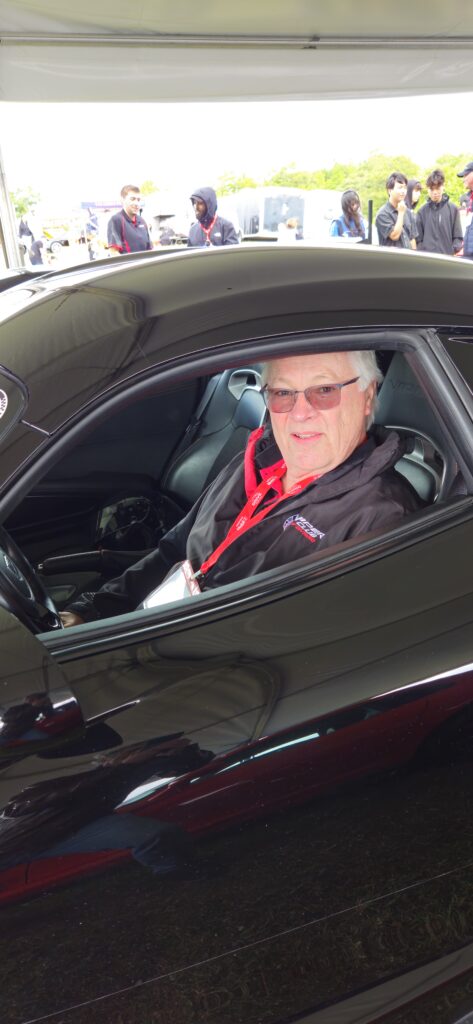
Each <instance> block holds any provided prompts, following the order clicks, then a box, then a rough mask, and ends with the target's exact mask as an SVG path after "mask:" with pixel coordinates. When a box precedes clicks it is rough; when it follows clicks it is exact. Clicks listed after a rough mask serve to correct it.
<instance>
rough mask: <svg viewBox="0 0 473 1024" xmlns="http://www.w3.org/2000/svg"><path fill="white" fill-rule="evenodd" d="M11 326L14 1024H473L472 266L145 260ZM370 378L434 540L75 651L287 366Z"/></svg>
mask: <svg viewBox="0 0 473 1024" xmlns="http://www.w3.org/2000/svg"><path fill="white" fill-rule="evenodd" d="M9 283H11V282H9ZM0 318H1V322H0V362H1V364H2V365H1V367H0V522H1V523H2V524H3V525H2V528H1V535H0V548H1V550H0V657H1V661H0V666H1V667H0V715H1V728H0V797H1V800H0V806H1V807H2V808H3V810H2V812H1V816H0V904H1V913H2V940H1V943H2V950H1V957H0V1000H1V1003H2V1011H1V1020H2V1024H27V1022H29V1024H33V1022H39V1021H57V1022H58V1024H59V1022H61V1024H158V1022H159V1024H243V1022H244V1024H283V1022H284V1024H289V1022H290V1021H304V1022H307V1024H309V1022H310V1024H335V1022H337V1024H338V1022H345V1024H349V1022H355V1021H357V1022H362V1021H363V1022H374V1021H378V1020H380V1019H381V1018H382V1019H383V1021H385V1022H388V1024H416V1022H419V1024H424V1022H427V1021H428V1022H429V1024H430V1022H432V1024H454V1022H455V1021H459V1020H460V1019H461V1018H462V1017H464V1016H465V1015H467V1016H466V1018H465V1019H467V1020H469V1019H470V1016H469V1014H470V1011H472V1010H473V909H472V908H473V898H472V897H473V818H472V810H471V808H472V793H473V789H472V786H473V781H472V780H473V775H472V762H473V638H472V624H473V556H472V548H473V525H472V517H473V395H472V391H471V387H472V382H473V264H471V263H469V262H468V261H466V260H465V261H461V260H456V259H453V258H452V259H449V258H445V259H444V258H440V257H435V256H422V255H419V254H416V253H399V252H391V251H385V250H378V249H371V248H370V247H364V248H363V247H356V248H353V247H351V246H347V247H344V246H343V245H341V246H337V247H336V248H335V247H327V248H326V249H313V248H305V247H304V246H301V247H300V248H299V247H290V248H288V249H284V248H282V247H279V246H272V245H267V246H261V247H260V246H258V245H251V246H248V247H245V246H241V247H229V248H228V249H224V248H223V249H220V250H214V251H212V250H204V251H189V252H186V253H167V252H166V253H161V254H159V255H156V254H154V255H147V254H143V256H139V257H136V258H135V257H130V258H129V259H117V260H114V261H104V262H103V263H102V264H101V263H96V264H94V266H93V267H90V266H87V267H80V268H77V269H74V270H70V271H67V272H58V273H45V274H42V275H41V276H40V277H37V278H34V277H29V278H27V279H25V280H24V281H22V283H20V284H17V285H13V286H11V287H6V286H5V287H4V290H3V291H2V292H1V294H0ZM360 349H374V350H375V351H376V353H377V357H378V363H379V365H380V367H381V369H382V371H383V374H384V381H383V383H382V385H381V388H380V392H379V396H378V408H377V413H376V421H377V424H379V425H381V426H384V427H392V428H395V429H396V430H397V431H398V432H399V433H400V434H401V435H402V437H404V438H405V439H406V441H407V444H406V454H405V455H404V456H403V457H402V459H401V460H400V461H399V463H398V464H397V466H396V471H397V472H398V473H400V474H403V475H404V476H405V477H407V479H408V480H409V481H410V484H411V486H412V487H413V488H414V489H415V490H416V492H417V494H418V496H419V498H420V499H421V504H422V508H421V510H420V511H417V512H416V513H415V514H412V515H409V516H407V517H406V518H405V519H403V520H402V521H400V522H399V523H398V524H397V525H395V526H394V527H391V528H389V529H384V530H379V529H378V530H376V531H372V532H371V533H368V534H365V535H363V536H360V537H357V538H356V539H355V540H353V539H352V540H349V541H345V542H343V543H341V544H339V545H337V546H336V547H334V548H331V549H328V550H326V551H320V553H319V554H317V553H316V552H315V553H314V552H310V553H309V554H307V555H305V556H304V557H303V558H301V559H300V560H299V561H297V562H295V563H292V564H288V565H285V566H283V567H281V568H280V569H277V570H272V571H270V572H264V573H260V574H259V575H255V576H254V577H251V578H248V579H245V580H242V581H240V582H238V583H232V584H230V585H227V586H224V587H220V588H216V589H213V590H209V591H208V593H207V592H204V593H203V594H201V595H199V596H198V598H197V599H195V598H193V597H189V598H186V599H183V600H180V601H173V602H171V603H167V604H161V605H160V606H159V607H151V608H141V609H138V610H136V611H133V612H132V613H131V614H123V615H119V616H116V617H114V618H107V619H101V620H99V621H96V622H92V623H84V624H83V625H79V626H75V627H73V628H72V629H62V628H61V621H60V618H59V614H58V610H61V609H64V608H66V607H67V606H68V605H69V604H70V603H71V601H73V599H74V598H75V597H76V596H77V595H78V594H80V593H81V592H83V591H90V590H94V589H96V588H97V586H99V585H100V584H101V583H102V582H103V581H106V580H108V579H110V578H112V577H113V576H116V575H117V574H119V573H120V572H121V571H122V569H123V568H125V567H127V566H129V565H131V564H133V563H134V562H136V561H137V560H138V559H139V558H140V557H141V555H142V553H143V552H146V551H149V550H152V549H153V548H155V547H156V546H157V545H158V544H159V540H160V538H161V537H162V536H163V534H164V533H165V532H166V531H167V530H168V529H169V528H170V527H171V526H172V525H174V524H175V523H176V522H178V521H179V519H180V518H181V517H182V516H183V515H184V514H185V513H186V512H187V511H188V510H189V509H190V508H191V506H192V505H193V503H194V502H195V500H196V499H197V498H199V496H200V495H201V493H202V492H203V490H204V488H205V487H206V486H207V485H208V483H209V482H210V481H211V480H213V479H214V478H215V477H216V475H217V474H218V472H219V470H220V469H221V467H222V466H224V465H225V464H226V463H227V462H228V461H229V460H230V458H232V457H233V456H234V455H235V454H236V453H238V452H239V451H242V450H243V449H244V447H245V444H246V441H247V438H248V436H249V434H250V432H251V431H252V430H254V429H255V427H257V426H259V425H260V424H261V423H262V421H263V418H264V415H265V408H264V403H263V399H262V396H261V391H260V384H261V377H260V374H261V364H262V363H264V362H265V361H266V360H267V359H268V358H271V357H272V356H275V355H278V356H281V355H288V354H303V353H307V352H326V351H339V350H340V351H346V350H360Z"/></svg>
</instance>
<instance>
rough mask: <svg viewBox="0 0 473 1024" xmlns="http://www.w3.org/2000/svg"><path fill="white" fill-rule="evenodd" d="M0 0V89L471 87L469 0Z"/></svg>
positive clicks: (150, 97)
mask: <svg viewBox="0 0 473 1024" xmlns="http://www.w3.org/2000/svg"><path fill="white" fill-rule="evenodd" d="M321 8H322V5H320V4H316V3H315V2H314V0H292V2H290V0H284V2H283V0H266V2H263V0H259V2H258V0H239V3H238V4H229V3H228V2H220V3H216V2H215V0H200V3H196V2H195V0H178V2H176V0H174V2H171V0H140V2H136V0H80V3H79V2H78V0H74V2H72V0H3V3H2V6H1V13H0V99H1V100H6V101H17V100H18V101H34V100H38V101H43V102H58V101H83V102H87V101H89V102H94V101H97V102H99V101H100V102H113V101H119V102H126V101H128V102H136V101H140V102H145V101H185V100H219V99H297V98H299V99H309V98H317V97H320V98H332V97H359V96H387V95H390V96H393V95H412V94H414V93H417V94H422V93H436V92H461V91H470V90H471V89H473V4H472V3H471V2H470V3H467V2H466V0H451V3H449V4H445V2H444V0H442V2H440V0H431V2H430V4H426V3H425V0H397V3H396V4H394V5H393V4H386V3H384V4H380V3H379V0H358V3H353V0H332V3H331V4H327V5H326V7H325V8H324V9H321Z"/></svg>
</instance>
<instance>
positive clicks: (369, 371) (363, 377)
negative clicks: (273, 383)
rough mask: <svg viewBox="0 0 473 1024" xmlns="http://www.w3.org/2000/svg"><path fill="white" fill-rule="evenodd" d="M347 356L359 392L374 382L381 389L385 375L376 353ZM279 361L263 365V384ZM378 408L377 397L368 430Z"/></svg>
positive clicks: (368, 351) (365, 351) (364, 351)
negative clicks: (271, 368)
mask: <svg viewBox="0 0 473 1024" xmlns="http://www.w3.org/2000/svg"><path fill="white" fill-rule="evenodd" d="M346 354H347V356H348V358H349V360H350V362H351V365H352V366H353V372H354V374H355V376H357V377H359V381H358V388H359V390H360V391H366V389H367V388H368V387H369V386H370V384H371V383H373V381H374V383H375V384H376V385H377V387H379V385H380V384H381V382H382V380H383V373H382V370H380V368H379V366H378V362H377V359H376V352H374V351H373V350H372V349H370V350H368V349H363V350H362V349H360V350H359V351H356V352H348V351H347V353H346ZM314 355H315V353H314ZM281 358H285V357H284V356H282V357H281ZM286 358H287V357H286ZM278 361H279V360H277V359H275V360H271V361H269V360H268V362H267V363H263V364H262V368H261V380H262V383H263V384H266V383H267V382H268V379H269V368H270V366H271V363H272V362H278ZM376 406H377V398H376V397H375V400H374V402H373V406H372V409H371V412H370V414H369V416H368V418H367V421H366V429H368V428H369V427H371V424H372V423H373V420H374V417H375V413H376Z"/></svg>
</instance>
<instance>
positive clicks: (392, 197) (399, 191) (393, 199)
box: [389, 181, 407, 206]
mask: <svg viewBox="0 0 473 1024" xmlns="http://www.w3.org/2000/svg"><path fill="white" fill-rule="evenodd" d="M406 193H407V185H405V184H404V182H403V181H395V182H394V185H393V187H392V189H391V191H390V193H389V202H390V203H392V205H393V206H397V205H398V203H400V202H401V200H402V199H405V198H406Z"/></svg>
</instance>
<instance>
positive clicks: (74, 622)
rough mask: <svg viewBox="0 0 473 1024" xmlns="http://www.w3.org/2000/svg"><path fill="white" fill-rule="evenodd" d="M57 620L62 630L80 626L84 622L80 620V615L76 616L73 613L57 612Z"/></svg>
mask: <svg viewBox="0 0 473 1024" xmlns="http://www.w3.org/2000/svg"><path fill="white" fill-rule="evenodd" d="M59 618H60V620H61V622H62V624H63V626H64V629H67V628H68V626H81V625H82V623H83V622H84V619H81V617H80V615H76V614H75V612H59Z"/></svg>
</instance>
